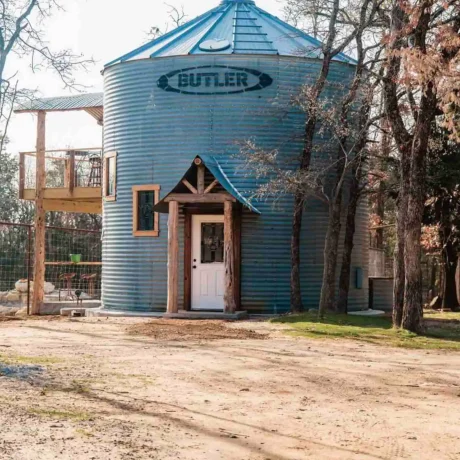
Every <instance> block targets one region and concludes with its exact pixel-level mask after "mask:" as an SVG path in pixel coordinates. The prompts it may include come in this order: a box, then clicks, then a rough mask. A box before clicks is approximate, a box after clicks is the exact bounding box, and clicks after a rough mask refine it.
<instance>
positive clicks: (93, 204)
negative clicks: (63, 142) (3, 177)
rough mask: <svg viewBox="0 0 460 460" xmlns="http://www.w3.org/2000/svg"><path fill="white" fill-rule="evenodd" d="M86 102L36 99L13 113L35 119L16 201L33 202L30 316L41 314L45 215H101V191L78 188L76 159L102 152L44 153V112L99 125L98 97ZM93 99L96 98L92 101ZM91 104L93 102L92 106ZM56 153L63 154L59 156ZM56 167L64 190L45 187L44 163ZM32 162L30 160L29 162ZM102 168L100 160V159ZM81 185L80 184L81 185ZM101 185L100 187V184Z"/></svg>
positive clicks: (24, 155)
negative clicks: (83, 116)
mask: <svg viewBox="0 0 460 460" xmlns="http://www.w3.org/2000/svg"><path fill="white" fill-rule="evenodd" d="M90 96H91V98H87V99H88V100H82V99H81V97H79V96H75V97H69V98H54V99H53V100H50V99H41V100H40V99H39V100H37V101H32V103H31V105H30V106H29V107H20V108H18V109H17V110H15V112H16V113H34V114H36V115H37V134H36V150H35V152H22V153H20V158H19V166H20V170H19V198H21V199H23V200H29V201H34V202H35V223H34V226H35V248H34V249H35V263H34V290H33V298H32V305H31V310H30V312H31V314H32V315H39V314H40V312H41V311H42V307H43V300H44V285H45V269H46V263H45V231H46V229H45V226H46V212H47V211H64V212H76V213H79V212H81V213H93V214H100V213H102V187H101V186H89V184H87V185H88V186H78V185H79V184H78V181H76V178H77V173H76V162H77V160H76V157H77V156H78V154H79V152H80V153H81V152H99V154H100V155H102V149H101V148H96V149H95V148H91V149H72V150H71V149H63V150H59V151H56V150H52V151H46V114H47V112H67V111H75V110H83V111H85V112H87V113H88V114H89V115H91V116H92V117H93V118H94V119H95V120H96V121H97V123H98V124H100V125H101V124H102V122H103V107H102V103H101V98H100V97H99V96H98V95H90ZM94 96H96V97H94ZM91 101H94V102H93V103H91ZM59 152H64V155H63V156H59V155H58V153H59ZM31 158H32V159H34V160H35V162H34V163H35V164H34V169H35V183H34V187H33V188H27V186H26V185H27V179H29V177H28V175H27V169H26V163H27V161H28V160H30V159H31ZM50 160H51V161H53V162H55V163H56V164H59V162H62V167H61V168H58V169H60V170H62V172H63V174H64V177H63V181H62V182H63V185H64V186H63V187H47V169H46V164H47V161H50ZM32 161H33V160H32ZM101 167H102V159H101ZM80 185H81V184H80ZM101 185H102V184H101Z"/></svg>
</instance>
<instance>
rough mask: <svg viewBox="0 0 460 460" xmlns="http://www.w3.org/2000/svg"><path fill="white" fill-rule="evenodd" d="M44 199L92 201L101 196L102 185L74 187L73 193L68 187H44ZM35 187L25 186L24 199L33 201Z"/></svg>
mask: <svg viewBox="0 0 460 460" xmlns="http://www.w3.org/2000/svg"><path fill="white" fill-rule="evenodd" d="M43 193H44V194H43V198H44V199H45V200H77V201H79V200H80V201H87V200H89V201H93V200H99V199H101V198H102V187H75V188H74V189H73V193H70V191H69V189H68V188H64V187H58V188H45V189H44V192H43ZM35 195H36V192H35V189H33V188H26V189H25V190H24V199H25V200H30V201H34V200H35Z"/></svg>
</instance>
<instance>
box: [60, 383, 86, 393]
mask: <svg viewBox="0 0 460 460" xmlns="http://www.w3.org/2000/svg"><path fill="white" fill-rule="evenodd" d="M65 391H67V392H69V393H77V394H85V393H89V392H90V388H89V387H88V386H86V385H85V383H84V382H83V381H79V380H72V382H71V384H70V385H69V387H68V388H66V389H65Z"/></svg>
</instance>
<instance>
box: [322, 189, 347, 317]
mask: <svg viewBox="0 0 460 460" xmlns="http://www.w3.org/2000/svg"><path fill="white" fill-rule="evenodd" d="M339 195H340V197H337V198H336V200H335V202H332V203H331V204H330V205H329V219H328V228H327V232H326V241H325V245H324V269H323V284H322V286H321V297H320V301H319V316H320V318H323V317H324V315H325V313H326V312H327V311H333V310H335V288H336V269H337V259H338V252H339V239H340V228H341V223H340V217H341V211H342V199H341V196H342V193H339Z"/></svg>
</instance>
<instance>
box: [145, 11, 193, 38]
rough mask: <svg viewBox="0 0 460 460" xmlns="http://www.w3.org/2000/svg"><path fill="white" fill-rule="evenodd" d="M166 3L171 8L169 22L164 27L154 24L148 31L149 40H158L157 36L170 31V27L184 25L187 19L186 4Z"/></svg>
mask: <svg viewBox="0 0 460 460" xmlns="http://www.w3.org/2000/svg"><path fill="white" fill-rule="evenodd" d="M165 5H166V6H167V7H168V8H169V10H168V22H167V23H166V24H165V26H164V27H163V28H160V27H158V26H152V27H151V28H150V30H149V31H148V32H147V38H148V39H149V40H156V39H157V38H159V37H161V36H162V35H165V34H167V33H168V31H169V29H170V27H173V28H177V27H180V26H182V25H183V24H184V23H185V22H186V20H187V17H188V16H187V14H186V13H185V8H184V5H181V6H179V7H177V6H174V5H170V4H168V3H165Z"/></svg>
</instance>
